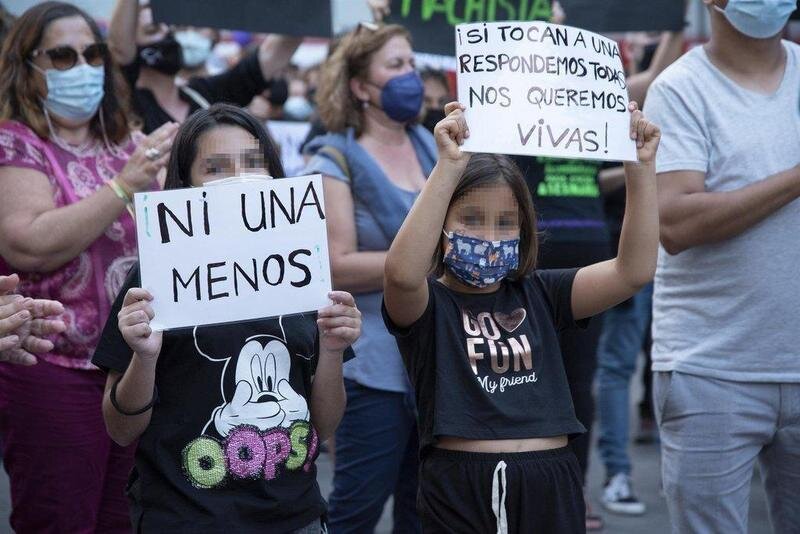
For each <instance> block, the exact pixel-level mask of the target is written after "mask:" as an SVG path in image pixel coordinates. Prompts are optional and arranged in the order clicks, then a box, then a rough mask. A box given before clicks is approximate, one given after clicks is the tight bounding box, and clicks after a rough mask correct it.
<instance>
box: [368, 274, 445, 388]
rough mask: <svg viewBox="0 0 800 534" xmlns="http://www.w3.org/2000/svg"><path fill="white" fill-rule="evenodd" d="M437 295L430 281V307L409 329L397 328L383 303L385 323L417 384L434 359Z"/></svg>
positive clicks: (382, 309)
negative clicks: (421, 374)
mask: <svg viewBox="0 0 800 534" xmlns="http://www.w3.org/2000/svg"><path fill="white" fill-rule="evenodd" d="M435 298H436V295H435V293H434V288H433V283H432V282H431V280H430V279H429V280H428V305H427V306H426V307H425V311H424V312H422V315H421V316H420V317H419V319H417V320H416V321H414V323H413V324H411V325H409V326H407V327H400V326H397V325H396V324H395V323H394V321H392V319H391V317H389V312H388V311H386V301H383V302H381V314H382V315H383V323H384V324H385V325H386V329H387V330H388V331H389V333H390V334H392V335H393V336H394V338H395V340H396V341H397V347H398V348H399V349H400V354H401V355H402V357H403V361H404V362H405V365H406V369H407V370H408V373H409V375H410V376H411V378H412V381H414V382H415V383H416V380H418V379H419V373H420V372H421V371H423V369H424V368H425V367H426V364H428V363H430V360H431V359H432V358H433V357H434V355H433V351H432V343H433V328H434V322H433V310H434V301H435Z"/></svg>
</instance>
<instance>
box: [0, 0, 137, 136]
mask: <svg viewBox="0 0 800 534" xmlns="http://www.w3.org/2000/svg"><path fill="white" fill-rule="evenodd" d="M75 16H78V17H82V18H83V19H84V20H85V21H86V24H88V25H89V28H90V30H91V32H92V35H93V36H94V39H95V42H102V41H103V36H102V35H101V34H100V29H99V28H98V27H97V23H96V22H95V21H94V20H93V19H92V18H91V17H89V15H87V14H86V13H85V12H83V11H81V10H80V9H78V8H77V7H75V6H73V5H70V4H66V3H64V2H43V3H41V4H38V5H35V6H33V7H32V8H30V9H28V10H27V11H26V12H25V13H23V14H22V16H20V17H19V18H18V19H17V20H16V22H15V23H14V25H13V26H12V27H11V31H10V32H9V33H8V35H7V36H6V39H5V41H4V43H3V48H2V52H0V120H16V121H19V122H22V123H24V124H26V125H27V126H29V127H30V128H31V129H32V130H33V131H34V132H36V134H37V135H38V136H39V137H41V138H43V139H49V137H50V129H49V128H48V126H47V120H46V118H45V116H44V111H43V109H42V103H41V101H40V99H41V96H42V95H40V94H39V92H38V91H37V89H36V85H35V84H34V80H33V76H34V75H37V74H36V73H35V72H34V69H33V67H31V65H30V63H28V61H29V60H30V57H31V54H32V53H33V51H34V50H36V48H37V47H38V46H39V45H40V43H41V41H42V36H43V35H44V32H45V30H46V29H47V26H48V25H49V24H50V23H52V22H53V21H55V20H58V19H61V18H65V17H75ZM103 89H104V93H105V94H104V96H103V101H102V103H101V104H100V112H101V113H102V114H103V119H104V122H105V129H106V135H107V136H108V138H109V140H111V141H112V142H114V143H120V142H121V141H123V140H124V139H125V138H126V137H127V136H128V135H129V134H130V130H131V125H130V124H129V114H128V98H129V92H128V87H127V86H126V84H125V82H124V81H123V80H122V75H121V74H120V72H119V69H118V68H117V66H116V64H115V63H114V61H113V59H111V57H108V58H107V59H106V62H105V83H104V87H103ZM89 129H90V131H91V132H92V135H94V136H95V138H97V139H102V136H103V131H102V127H101V124H100V113H97V114H95V116H94V118H92V121H91V123H90V125H89Z"/></svg>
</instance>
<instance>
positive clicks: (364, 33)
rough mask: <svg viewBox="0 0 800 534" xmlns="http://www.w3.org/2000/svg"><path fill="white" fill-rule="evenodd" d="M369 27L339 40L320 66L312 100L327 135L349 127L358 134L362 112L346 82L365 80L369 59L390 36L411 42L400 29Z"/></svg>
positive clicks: (352, 32)
mask: <svg viewBox="0 0 800 534" xmlns="http://www.w3.org/2000/svg"><path fill="white" fill-rule="evenodd" d="M371 26H372V25H370V26H367V25H365V24H362V25H360V26H358V27H357V28H356V29H355V30H353V31H351V32H350V33H348V34H347V35H345V36H344V37H342V39H341V41H340V42H339V43H338V44H337V46H336V50H335V51H334V52H333V53H332V54H331V56H330V57H329V58H328V59H327V60H326V61H325V63H323V65H322V71H321V73H320V80H319V86H318V87H317V92H316V101H317V109H318V110H319V116H320V119H322V123H323V124H324V125H325V128H326V129H327V130H328V131H330V132H343V131H344V130H345V129H346V128H348V127H352V128H354V129H355V133H356V137H358V136H359V135H361V133H362V130H363V127H364V124H363V117H362V113H363V109H362V105H361V102H359V101H358V100H357V99H356V97H355V96H354V95H353V93H352V92H351V91H350V80H351V79H353V78H360V79H363V80H366V77H367V72H368V70H369V64H370V61H372V56H373V55H374V54H375V52H377V51H378V50H380V49H381V48H382V47H383V45H385V44H386V43H387V42H388V41H389V40H390V39H391V38H392V37H396V36H400V37H404V38H405V39H407V40H408V42H409V43H410V42H411V34H409V33H408V30H406V29H405V28H403V27H402V26H399V25H397V24H387V25H377V26H375V29H372V27H371Z"/></svg>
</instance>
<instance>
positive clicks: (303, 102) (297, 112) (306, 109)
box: [283, 96, 314, 121]
mask: <svg viewBox="0 0 800 534" xmlns="http://www.w3.org/2000/svg"><path fill="white" fill-rule="evenodd" d="M313 111H314V108H313V107H312V106H311V103H310V102H309V101H308V100H307V99H306V98H304V97H302V96H290V97H289V98H287V99H286V102H285V103H284V104H283V113H284V115H286V117H287V118H289V119H292V120H296V121H305V120H308V118H309V117H310V116H311V113H313Z"/></svg>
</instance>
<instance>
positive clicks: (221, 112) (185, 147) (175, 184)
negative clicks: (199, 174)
mask: <svg viewBox="0 0 800 534" xmlns="http://www.w3.org/2000/svg"><path fill="white" fill-rule="evenodd" d="M223 125H224V126H238V127H239V128H243V129H244V130H247V131H248V132H249V133H250V135H252V136H253V137H255V138H256V139H258V145H259V146H260V147H261V148H262V149H263V150H264V163H266V164H267V171H268V172H269V174H270V176H272V177H273V178H283V177H284V172H283V165H282V164H281V158H280V154H279V153H278V150H277V148H276V147H275V143H273V142H272V139H270V137H269V134H268V133H267V130H266V129H265V128H264V126H263V125H262V124H261V123H260V122H258V120H256V119H255V118H254V117H253V116H252V115H250V113H248V112H247V111H245V110H244V109H242V108H240V107H237V106H233V105H231V104H214V105H213V106H211V107H209V108H208V109H201V110H199V111H196V112H195V113H193V114H192V115H191V116H190V117H189V118H188V119H186V120H185V121H184V122H183V124H181V127H180V129H178V133H177V135H176V136H175V141H174V142H173V143H172V153H171V154H170V156H169V163H167V179H166V182H165V183H164V189H181V188H184V187H191V185H192V164H193V163H194V160H195V158H196V157H197V143H198V141H199V140H200V136H202V135H203V134H204V133H205V132H207V131H209V130H213V129H214V128H216V127H217V126H223Z"/></svg>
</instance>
